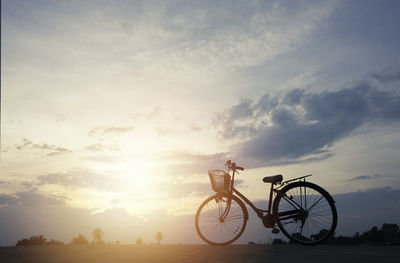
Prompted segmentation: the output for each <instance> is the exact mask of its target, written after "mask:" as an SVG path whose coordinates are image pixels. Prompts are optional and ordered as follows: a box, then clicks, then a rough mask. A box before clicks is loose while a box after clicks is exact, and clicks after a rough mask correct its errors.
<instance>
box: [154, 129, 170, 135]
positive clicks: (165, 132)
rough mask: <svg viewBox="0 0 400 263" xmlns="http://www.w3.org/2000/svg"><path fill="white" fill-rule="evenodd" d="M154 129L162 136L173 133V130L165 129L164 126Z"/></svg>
mask: <svg viewBox="0 0 400 263" xmlns="http://www.w3.org/2000/svg"><path fill="white" fill-rule="evenodd" d="M156 131H157V133H158V134H159V135H162V136H164V135H169V134H172V133H173V130H171V129H166V128H163V127H157V129H156Z"/></svg>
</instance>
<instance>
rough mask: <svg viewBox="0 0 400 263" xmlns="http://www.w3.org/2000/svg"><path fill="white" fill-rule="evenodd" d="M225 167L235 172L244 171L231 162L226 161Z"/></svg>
mask: <svg viewBox="0 0 400 263" xmlns="http://www.w3.org/2000/svg"><path fill="white" fill-rule="evenodd" d="M225 165H226V166H227V167H228V169H231V170H233V171H236V170H240V171H243V170H244V168H243V167H240V166H237V165H236V163H232V161H231V160H228V161H226V163H225Z"/></svg>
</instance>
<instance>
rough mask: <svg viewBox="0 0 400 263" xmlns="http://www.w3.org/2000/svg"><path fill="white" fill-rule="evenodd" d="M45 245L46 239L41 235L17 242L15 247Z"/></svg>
mask: <svg viewBox="0 0 400 263" xmlns="http://www.w3.org/2000/svg"><path fill="white" fill-rule="evenodd" d="M42 245H46V238H45V237H44V236H43V235H39V236H31V237H30V238H29V239H26V238H25V239H22V240H18V241H17V244H16V246H42Z"/></svg>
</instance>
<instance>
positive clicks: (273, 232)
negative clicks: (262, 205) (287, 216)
mask: <svg viewBox="0 0 400 263" xmlns="http://www.w3.org/2000/svg"><path fill="white" fill-rule="evenodd" d="M271 232H272V234H279V229H277V228H274V229H272V231H271Z"/></svg>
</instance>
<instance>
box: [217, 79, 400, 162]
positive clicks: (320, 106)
mask: <svg viewBox="0 0 400 263" xmlns="http://www.w3.org/2000/svg"><path fill="white" fill-rule="evenodd" d="M240 110H242V111H243V113H241V114H240V113H238V111H240ZM398 121H400V96H399V95H397V94H395V93H392V92H389V91H385V90H379V89H377V88H374V87H372V86H370V85H369V84H366V83H364V84H360V85H358V86H356V87H354V88H347V89H342V90H337V91H324V92H321V93H311V92H307V91H306V90H303V89H296V90H292V91H290V92H289V93H287V94H286V96H284V97H283V99H282V98H281V99H279V98H278V97H271V96H269V95H264V96H263V97H262V98H261V99H260V100H258V101H254V102H250V101H248V100H247V101H245V102H241V103H239V104H238V105H235V106H233V107H232V108H231V109H229V110H227V111H225V112H223V113H219V114H217V116H216V118H215V119H214V123H215V124H216V125H217V127H218V131H219V133H220V135H221V136H222V138H224V139H236V140H239V141H240V142H239V143H237V144H236V145H234V146H233V147H232V151H233V152H232V154H231V155H235V156H237V158H240V159H241V160H243V159H248V161H247V162H248V163H252V165H256V163H257V161H254V160H259V161H261V162H262V163H263V164H264V165H265V164H266V162H268V164H272V163H280V164H281V163H291V162H298V161H299V160H301V158H305V157H307V158H305V159H304V160H307V161H310V160H315V158H317V159H318V158H326V157H329V156H330V153H329V147H330V146H332V145H333V144H334V143H335V142H336V141H338V140H340V139H342V138H344V137H346V136H349V135H351V134H352V133H354V132H356V131H357V129H358V128H359V127H361V126H363V125H366V124H371V126H369V127H372V126H373V125H375V126H381V125H386V124H390V123H394V122H398ZM312 155H318V156H312ZM304 160H303V161H304ZM261 162H259V163H261Z"/></svg>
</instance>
